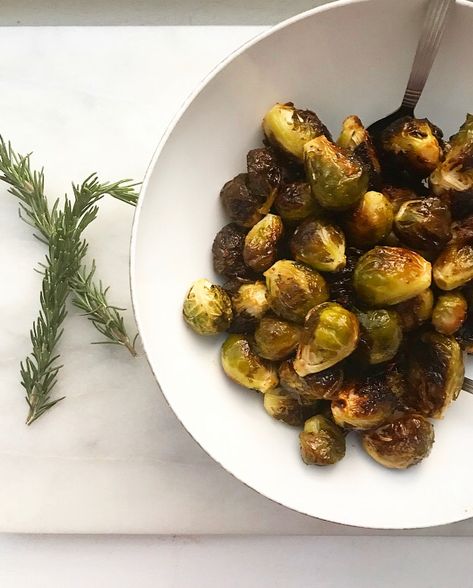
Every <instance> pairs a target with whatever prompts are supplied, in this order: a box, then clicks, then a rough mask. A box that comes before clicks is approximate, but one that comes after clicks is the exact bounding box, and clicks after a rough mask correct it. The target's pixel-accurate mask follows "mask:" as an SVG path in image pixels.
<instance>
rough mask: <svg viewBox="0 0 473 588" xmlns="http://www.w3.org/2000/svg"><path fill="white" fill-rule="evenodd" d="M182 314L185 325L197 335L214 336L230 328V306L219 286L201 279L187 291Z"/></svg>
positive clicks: (228, 299)
mask: <svg viewBox="0 0 473 588" xmlns="http://www.w3.org/2000/svg"><path fill="white" fill-rule="evenodd" d="M182 313H183V316H184V320H185V321H186V323H187V324H188V325H189V326H190V327H191V329H192V330H193V331H195V332H196V333H198V334H199V335H216V334H217V333H221V332H222V331H226V330H227V329H228V327H229V326H230V322H231V320H232V304H231V302H230V298H229V296H228V294H227V293H226V292H225V290H224V289H223V288H222V287H221V286H216V285H215V284H212V283H211V282H209V280H206V279H205V278H201V279H200V280H196V281H195V282H194V283H193V284H192V286H191V288H190V290H189V291H188V293H187V295H186V298H185V300H184V304H183V306H182Z"/></svg>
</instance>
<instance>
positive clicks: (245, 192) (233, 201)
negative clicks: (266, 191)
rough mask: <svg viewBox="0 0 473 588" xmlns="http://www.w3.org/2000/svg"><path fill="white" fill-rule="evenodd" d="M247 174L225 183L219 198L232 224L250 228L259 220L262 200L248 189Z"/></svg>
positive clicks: (262, 204)
mask: <svg viewBox="0 0 473 588" xmlns="http://www.w3.org/2000/svg"><path fill="white" fill-rule="evenodd" d="M247 182H248V174H239V175H237V176H236V177H234V178H233V180H230V181H229V182H227V183H226V184H225V185H224V186H223V188H222V190H221V191H220V198H221V201H222V204H223V207H224V209H225V212H226V213H227V215H228V217H229V218H230V220H231V221H232V222H235V223H237V224H238V225H240V226H242V227H252V226H253V225H255V224H256V223H257V222H258V221H259V220H261V218H263V213H262V212H261V209H262V208H264V203H265V201H264V199H263V198H261V196H259V195H258V194H254V193H253V192H251V191H250V190H249V188H248V184H247Z"/></svg>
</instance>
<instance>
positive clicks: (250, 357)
mask: <svg viewBox="0 0 473 588" xmlns="http://www.w3.org/2000/svg"><path fill="white" fill-rule="evenodd" d="M220 359H221V362H222V367H223V370H224V372H225V373H226V374H227V376H228V377H229V378H230V379H232V380H233V381H235V382H236V383H237V384H240V385H241V386H244V387H245V388H251V389H252V390H258V391H259V392H263V393H265V392H269V391H270V390H274V389H275V388H276V387H277V386H278V383H279V380H278V373H277V371H276V368H275V366H274V365H272V364H271V363H270V362H268V361H265V360H264V359H261V357H258V356H257V355H256V353H254V352H253V351H252V349H251V347H250V344H249V342H248V339H247V338H246V337H244V336H243V335H230V336H229V337H228V338H227V340H226V341H225V343H224V344H223V345H222V351H221V354H220Z"/></svg>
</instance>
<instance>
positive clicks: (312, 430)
mask: <svg viewBox="0 0 473 588" xmlns="http://www.w3.org/2000/svg"><path fill="white" fill-rule="evenodd" d="M299 441H300V448H301V457H302V460H303V462H304V463H306V464H307V465H319V466H325V465H332V464H334V463H337V461H340V460H341V459H342V458H343V457H344V456H345V450H346V443H345V435H344V433H343V431H342V430H341V429H340V428H339V427H337V425H335V424H334V423H333V422H332V421H331V420H329V419H327V418H325V417H324V416H322V415H316V416H313V417H312V418H310V419H309V420H308V421H306V422H305V424H304V430H303V431H302V433H301V434H300V435H299Z"/></svg>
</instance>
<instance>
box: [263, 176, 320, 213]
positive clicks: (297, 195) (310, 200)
mask: <svg viewBox="0 0 473 588" xmlns="http://www.w3.org/2000/svg"><path fill="white" fill-rule="evenodd" d="M274 207H275V208H276V211H277V213H278V214H279V216H280V217H281V218H282V219H283V221H284V222H288V223H298V222H300V221H302V220H304V219H306V218H307V217H309V216H311V215H313V214H314V213H315V212H317V208H318V207H317V203H316V201H315V199H314V197H313V196H312V191H311V189H310V186H309V184H307V183H306V182H294V183H292V184H287V185H286V186H284V187H283V188H281V190H279V192H278V194H277V196H276V200H275V201H274Z"/></svg>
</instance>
